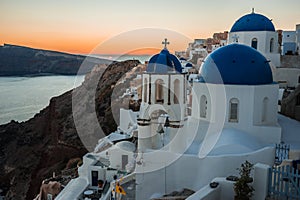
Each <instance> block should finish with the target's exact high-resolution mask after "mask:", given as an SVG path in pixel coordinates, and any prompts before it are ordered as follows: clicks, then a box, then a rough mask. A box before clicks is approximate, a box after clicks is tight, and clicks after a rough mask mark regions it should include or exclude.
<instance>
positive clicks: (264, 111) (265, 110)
mask: <svg viewBox="0 0 300 200" xmlns="http://www.w3.org/2000/svg"><path fill="white" fill-rule="evenodd" d="M268 104H269V99H268V97H265V98H264V100H263V109H262V116H261V122H266V121H267V119H268Z"/></svg>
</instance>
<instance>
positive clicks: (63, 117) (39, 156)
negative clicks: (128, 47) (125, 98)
mask: <svg viewBox="0 0 300 200" xmlns="http://www.w3.org/2000/svg"><path fill="white" fill-rule="evenodd" d="M138 64H139V62H138V61H124V62H114V63H112V64H110V65H109V66H108V67H107V68H106V69H105V68H104V67H103V66H101V65H100V66H97V67H96V69H95V70H93V71H92V72H91V73H90V74H88V75H87V76H86V79H85V81H84V82H83V84H82V85H81V86H80V87H78V88H76V89H74V90H73V91H68V92H66V93H64V94H62V95H60V96H58V97H54V98H52V99H51V100H50V104H49V106H47V107H46V108H45V109H43V110H41V111H40V113H38V114H36V115H35V116H34V117H33V118H32V119H30V120H28V121H26V122H22V123H18V122H14V121H12V122H10V123H8V124H5V125H1V126H0V188H1V189H2V190H4V193H5V196H6V199H11V200H21V199H28V200H32V199H33V198H34V197H35V195H36V194H38V192H39V188H40V185H41V183H42V180H44V179H45V178H48V177H51V176H52V173H53V172H56V173H57V174H59V173H60V171H61V170H63V169H64V168H65V167H66V165H67V163H68V161H69V160H72V159H74V158H81V157H82V156H83V155H84V154H85V153H86V152H87V149H86V147H85V146H84V145H83V143H82V142H81V140H80V138H79V135H78V130H77V129H78V127H77V126H76V128H75V124H74V117H73V113H72V107H74V106H75V112H79V113H80V116H82V118H80V119H81V120H84V119H85V120H87V123H89V124H88V125H87V131H88V130H91V131H92V132H93V130H94V129H93V128H94V122H92V121H89V119H90V118H91V116H92V115H93V113H94V112H95V111H96V114H97V116H98V118H97V120H98V121H99V123H100V124H102V127H103V130H105V132H106V133H110V132H112V131H114V130H115V128H116V127H117V125H116V123H115V122H114V120H113V114H112V113H111V94H112V93H113V89H114V86H115V85H116V83H117V82H118V80H119V79H120V78H121V77H122V76H123V75H124V74H125V73H126V72H127V71H129V70H131V69H132V68H133V67H136V66H137V65H138ZM102 73H103V74H102ZM100 74H102V77H101V78H99V76H100ZM95 80H96V81H97V87H96V88H97V90H96V93H95V91H93V90H91V88H92V84H93V82H94V81H95ZM119 85H120V84H119ZM123 90H124V89H120V90H118V91H117V93H118V94H117V95H119V94H121V93H122V92H123ZM72 95H75V96H77V97H78V96H79V97H80V98H78V99H80V100H77V101H73V102H72ZM82 102H94V103H95V105H96V110H95V109H94V108H92V107H90V106H88V105H84V106H82ZM72 103H73V104H72ZM73 111H74V110H73ZM98 139H99V138H93V141H94V143H93V144H91V146H92V145H94V144H95V143H96V142H97V140H98Z"/></svg>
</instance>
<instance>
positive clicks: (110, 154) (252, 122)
mask: <svg viewBox="0 0 300 200" xmlns="http://www.w3.org/2000/svg"><path fill="white" fill-rule="evenodd" d="M229 38H231V41H230V43H231V44H229V45H226V46H224V47H221V48H219V49H217V50H215V51H214V52H212V53H211V54H210V55H209V56H208V57H206V59H205V61H204V62H203V64H202V66H201V70H200V74H199V76H198V77H199V78H198V79H196V80H193V81H192V82H191V81H187V80H188V77H187V74H186V73H182V66H181V64H180V62H179V60H178V59H177V57H176V56H174V55H173V54H171V53H170V52H169V50H168V48H167V44H168V43H167V41H165V42H163V44H164V48H163V49H162V50H161V52H160V53H159V54H156V55H154V56H152V57H151V59H150V60H149V63H148V65H147V68H146V71H145V72H143V73H142V75H141V79H142V85H141V87H142V94H141V95H142V96H141V99H142V102H141V106H140V110H139V111H138V112H133V111H132V110H125V109H121V110H120V126H119V129H118V130H117V131H116V132H114V133H111V134H110V135H109V136H107V137H105V138H102V139H100V140H99V143H98V145H97V146H96V148H95V151H94V152H91V153H88V154H86V155H85V156H84V158H83V165H82V166H81V167H80V168H79V169H78V173H79V177H78V178H76V179H74V180H72V181H71V182H70V183H69V184H68V185H67V186H66V187H65V189H64V190H63V191H62V192H61V193H60V194H59V196H58V197H57V198H56V199H84V198H87V199H89V197H86V196H85V193H86V191H92V192H95V193H97V192H98V190H97V180H99V179H101V180H103V181H104V182H105V183H107V184H108V185H109V187H108V189H106V190H103V191H102V193H101V195H100V196H98V198H99V199H112V198H117V197H118V195H115V194H114V192H112V190H114V189H116V182H118V183H119V184H120V185H122V187H123V188H124V190H125V192H126V196H123V197H120V199H139V200H142V199H159V198H160V197H162V196H163V195H164V194H169V193H171V192H174V191H180V190H182V189H183V188H188V189H190V190H193V191H195V193H194V194H192V195H191V196H189V197H188V198H187V199H232V198H233V196H232V195H234V194H233V192H232V190H233V189H232V188H231V189H229V190H228V191H227V190H226V189H222V191H221V190H219V191H214V190H212V189H211V188H209V187H208V185H209V183H210V182H212V181H213V180H219V182H222V181H223V182H226V181H225V180H223V179H220V178H218V177H226V176H229V175H234V174H237V171H236V168H238V167H239V166H240V165H241V163H243V162H245V161H246V160H248V161H250V162H251V163H253V164H258V163H259V166H261V168H258V169H257V171H256V172H255V173H256V174H254V183H253V184H254V185H253V186H254V188H255V189H256V193H255V194H254V199H264V198H262V197H266V195H267V189H266V188H267V187H268V186H267V185H266V183H267V182H266V180H265V179H264V178H266V177H265V175H266V173H267V170H266V169H267V167H270V166H273V165H274V159H275V148H274V144H277V143H280V142H286V143H291V148H292V149H294V150H295V151H294V152H295V155H298V156H299V155H300V154H299V151H298V149H300V139H298V138H299V136H297V134H299V133H298V132H299V130H300V123H298V122H295V121H291V120H290V119H288V118H286V117H284V116H281V115H279V114H278V113H277V110H278V108H277V107H278V105H277V103H278V91H279V86H278V83H276V82H275V81H274V79H273V74H272V69H271V66H270V63H273V64H274V65H275V66H277V64H278V62H279V60H278V59H279V54H278V53H276V52H277V51H276V49H277V48H278V46H277V42H275V41H277V34H276V32H275V29H274V26H273V24H272V23H271V21H270V20H269V19H268V18H266V17H265V16H263V15H260V14H256V13H254V12H253V13H251V14H248V15H245V16H243V17H242V18H240V19H239V20H238V21H237V22H236V23H235V24H234V25H233V27H232V28H231V31H230V33H229ZM258 50H259V51H258ZM270 60H271V62H270ZM131 138H137V139H136V140H130V139H131ZM134 141H136V142H134ZM297 152H298V153H297ZM299 158H300V157H299ZM266 166H267V167H266ZM258 174H260V175H258ZM224 184H225V183H224ZM227 189H228V188H227ZM216 192H218V194H217V193H216ZM213 195H217V196H218V197H216V196H213Z"/></svg>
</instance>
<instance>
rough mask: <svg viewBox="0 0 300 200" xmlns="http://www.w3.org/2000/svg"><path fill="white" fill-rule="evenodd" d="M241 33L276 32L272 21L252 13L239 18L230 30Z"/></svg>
mask: <svg viewBox="0 0 300 200" xmlns="http://www.w3.org/2000/svg"><path fill="white" fill-rule="evenodd" d="M240 31H275V28H274V25H273V23H272V22H271V20H270V19H268V18H267V17H265V16H264V15H261V14H256V13H254V12H252V13H251V14H247V15H244V16H243V17H241V18H239V19H238V20H237V21H236V22H235V23H234V24H233V26H232V28H231V30H230V32H240Z"/></svg>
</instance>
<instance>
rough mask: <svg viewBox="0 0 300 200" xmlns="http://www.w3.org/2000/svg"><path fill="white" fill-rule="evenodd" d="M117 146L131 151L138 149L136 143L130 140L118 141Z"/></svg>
mask: <svg viewBox="0 0 300 200" xmlns="http://www.w3.org/2000/svg"><path fill="white" fill-rule="evenodd" d="M116 147H118V148H120V149H122V150H124V151H129V152H134V151H135V149H136V148H135V144H133V143H132V142H129V141H122V142H118V143H117V144H116Z"/></svg>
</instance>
